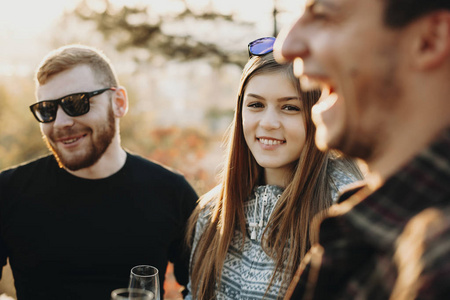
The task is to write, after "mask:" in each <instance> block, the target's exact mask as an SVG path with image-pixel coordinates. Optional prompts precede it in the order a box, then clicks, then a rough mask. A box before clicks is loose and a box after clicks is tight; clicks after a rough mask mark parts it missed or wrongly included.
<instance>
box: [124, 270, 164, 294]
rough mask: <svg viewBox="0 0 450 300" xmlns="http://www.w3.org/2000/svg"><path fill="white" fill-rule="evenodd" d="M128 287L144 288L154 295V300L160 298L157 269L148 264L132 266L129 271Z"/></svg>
mask: <svg viewBox="0 0 450 300" xmlns="http://www.w3.org/2000/svg"><path fill="white" fill-rule="evenodd" d="M128 287H129V288H135V289H144V290H147V291H150V292H151V293H152V294H153V295H154V298H153V299H154V300H160V299H161V297H160V291H159V275H158V269H157V268H155V267H152V266H148V265H140V266H136V267H133V268H132V269H131V273H130V283H129V285H128Z"/></svg>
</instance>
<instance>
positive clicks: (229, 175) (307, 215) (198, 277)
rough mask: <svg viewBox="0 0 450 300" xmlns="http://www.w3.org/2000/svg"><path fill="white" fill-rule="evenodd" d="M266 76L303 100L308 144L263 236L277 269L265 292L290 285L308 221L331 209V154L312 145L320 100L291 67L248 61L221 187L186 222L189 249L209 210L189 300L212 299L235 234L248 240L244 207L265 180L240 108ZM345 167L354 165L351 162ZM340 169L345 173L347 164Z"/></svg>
mask: <svg viewBox="0 0 450 300" xmlns="http://www.w3.org/2000/svg"><path fill="white" fill-rule="evenodd" d="M270 72H282V73H284V74H285V75H286V76H287V78H289V79H290V80H291V81H292V84H293V85H294V87H296V89H297V91H298V94H299V95H300V96H301V99H302V101H301V102H302V105H303V107H302V111H303V120H304V126H305V129H306V142H305V145H304V148H303V151H302V153H301V156H300V158H299V160H298V162H297V163H295V164H294V165H293V169H292V174H291V176H290V181H289V184H288V185H287V186H286V188H285V191H284V192H283V194H282V196H281V198H280V199H279V200H278V203H277V205H276V207H275V209H274V212H273V213H272V215H271V217H270V219H269V223H268V225H267V227H266V229H265V232H264V238H263V245H262V246H263V248H264V250H265V251H266V252H267V254H268V255H269V256H270V257H272V258H273V259H274V261H275V263H276V269H275V270H274V275H273V276H272V280H271V282H270V284H269V287H270V285H271V284H272V282H273V280H274V279H275V278H276V276H281V278H282V280H283V281H284V282H286V283H288V282H289V281H290V280H291V278H292V276H293V274H294V273H295V270H296V268H297V266H298V265H299V263H300V261H301V259H302V258H303V256H304V255H305V254H306V252H307V250H308V249H309V248H310V246H311V239H313V238H314V235H313V234H310V232H309V231H310V226H309V225H310V222H311V219H312V217H313V216H314V215H316V214H318V213H325V211H326V209H327V208H328V207H329V206H330V205H331V203H332V198H331V188H330V180H331V179H330V177H329V173H328V172H327V166H328V161H329V160H330V159H331V154H330V153H328V152H321V151H319V150H318V149H317V147H316V145H315V143H314V135H315V127H314V125H313V123H312V120H311V108H312V106H313V105H314V104H315V103H316V101H317V100H318V98H319V97H320V91H317V90H316V91H310V92H302V91H301V89H300V84H299V81H298V79H297V78H295V76H294V74H293V68H292V65H291V64H288V65H280V64H278V63H277V62H276V61H275V60H274V59H273V55H272V54H271V53H270V54H267V55H264V56H254V57H252V58H251V59H250V60H249V62H248V63H247V65H246V66H245V68H244V70H243V73H242V77H241V82H240V87H239V93H238V100H237V104H236V109H235V115H234V120H233V122H232V124H231V126H230V127H229V130H228V134H227V136H228V148H227V149H228V152H227V158H226V162H225V164H224V167H223V171H222V173H221V182H220V184H219V185H218V186H217V187H216V188H215V189H213V190H212V191H211V192H209V193H207V194H205V195H203V196H202V197H201V198H200V200H199V205H198V207H197V208H196V210H195V211H194V213H193V215H192V216H191V218H190V220H189V228H188V235H187V240H188V243H189V244H191V243H192V238H193V235H194V231H195V226H196V221H197V219H198V215H199V213H200V211H202V209H204V208H205V207H208V209H211V212H212V213H211V215H210V220H209V222H208V224H207V225H206V226H205V229H204V232H203V234H202V235H201V237H200V240H199V241H198V244H197V246H196V247H195V249H192V250H193V254H192V260H191V289H192V290H191V293H192V296H193V299H202V300H203V299H214V298H215V288H216V283H217V282H220V278H221V274H222V267H223V262H224V260H225V257H226V254H227V251H228V247H229V245H230V243H231V240H232V238H233V236H234V235H235V230H240V231H241V232H242V233H243V236H244V238H245V236H246V234H245V232H246V227H245V215H244V202H245V201H247V200H248V198H249V196H250V194H251V192H252V189H253V187H254V186H255V185H256V184H257V183H258V182H259V181H260V179H261V178H262V177H263V176H262V174H263V169H262V168H261V167H260V166H259V165H258V164H257V163H256V161H255V159H254V157H253V155H252V154H251V152H250V150H249V148H248V146H247V144H246V142H245V140H244V134H243V129H242V102H243V96H244V91H245V88H246V86H247V84H248V82H249V80H250V79H251V78H253V77H254V76H256V75H258V74H261V73H270ZM348 162H349V164H353V163H352V161H348ZM342 166H343V167H345V163H343V164H342ZM352 167H354V166H352ZM313 242H314V241H313ZM243 245H244V241H242V246H243ZM284 265H287V269H283V266H284Z"/></svg>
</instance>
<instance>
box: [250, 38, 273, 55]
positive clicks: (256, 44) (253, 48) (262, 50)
mask: <svg viewBox="0 0 450 300" xmlns="http://www.w3.org/2000/svg"><path fill="white" fill-rule="evenodd" d="M274 43H275V38H274V37H263V38H259V39H257V40H254V41H253V42H250V43H249V44H248V56H249V57H252V56H261V55H264V54H267V53H270V52H272V51H273V44H274Z"/></svg>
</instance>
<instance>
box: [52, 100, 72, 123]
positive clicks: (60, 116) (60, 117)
mask: <svg viewBox="0 0 450 300" xmlns="http://www.w3.org/2000/svg"><path fill="white" fill-rule="evenodd" d="M73 123H74V122H73V117H71V116H69V115H68V114H66V112H65V111H64V110H63V109H62V107H61V105H58V110H57V111H56V117H55V121H54V124H53V126H54V127H60V128H63V127H68V126H72V125H73Z"/></svg>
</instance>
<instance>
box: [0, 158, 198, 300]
mask: <svg viewBox="0 0 450 300" xmlns="http://www.w3.org/2000/svg"><path fill="white" fill-rule="evenodd" d="M196 200H197V195H196V193H195V192H194V190H193V189H192V187H191V186H190V185H189V184H188V183H187V181H186V180H185V179H184V177H183V176H181V175H179V174H176V173H174V172H171V171H169V170H168V169H166V168H164V167H162V166H160V165H158V164H156V163H153V162H150V161H148V160H146V159H143V158H141V157H139V156H136V155H131V154H129V153H128V154H127V160H126V163H125V165H124V166H123V168H122V169H121V170H119V171H118V172H117V173H115V174H113V175H111V176H110V177H108V178H104V179H97V180H88V179H83V178H79V177H76V176H73V175H71V174H70V173H68V172H67V171H65V170H64V169H61V168H59V167H58V165H57V163H56V161H55V159H54V158H53V156H47V157H44V158H41V159H38V160H36V161H34V162H31V163H28V164H26V165H23V166H19V167H17V168H14V169H10V170H6V171H4V172H2V173H0V271H1V267H2V266H3V265H4V264H5V262H6V257H9V259H10V264H11V268H12V270H13V275H14V280H15V285H16V290H17V296H18V299H19V300H28V299H32V300H38V299H46V300H50V299H95V300H101V299H109V297H110V293H111V291H112V290H114V289H117V288H122V287H126V286H127V285H128V280H129V274H130V269H131V268H132V267H133V266H136V265H141V264H146V265H153V266H155V267H157V268H158V270H159V272H160V283H161V287H162V286H163V283H164V274H165V270H166V267H167V263H168V261H171V262H173V263H174V268H175V270H174V272H175V276H176V278H177V281H178V282H179V283H180V284H182V285H186V284H187V282H188V265H189V253H187V251H186V249H185V247H184V233H185V225H186V221H187V219H188V217H189V216H190V214H191V212H192V210H193V209H194V207H195V203H196ZM0 275H1V272H0ZM161 295H162V293H161Z"/></svg>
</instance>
